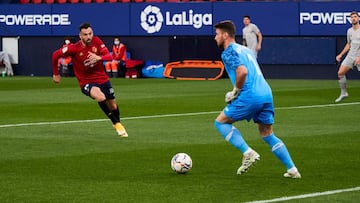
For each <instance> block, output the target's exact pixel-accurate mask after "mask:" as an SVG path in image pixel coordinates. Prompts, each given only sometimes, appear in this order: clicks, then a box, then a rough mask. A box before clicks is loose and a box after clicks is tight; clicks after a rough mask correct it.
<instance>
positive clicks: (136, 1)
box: [133, 0, 146, 3]
mask: <svg viewBox="0 0 360 203" xmlns="http://www.w3.org/2000/svg"><path fill="white" fill-rule="evenodd" d="M133 2H135V3H142V2H146V0H133Z"/></svg>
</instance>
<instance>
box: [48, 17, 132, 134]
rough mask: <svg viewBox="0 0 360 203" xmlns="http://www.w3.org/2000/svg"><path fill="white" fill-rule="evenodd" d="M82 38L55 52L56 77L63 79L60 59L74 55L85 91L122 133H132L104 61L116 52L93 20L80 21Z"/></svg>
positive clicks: (83, 90) (74, 63) (53, 60)
mask: <svg viewBox="0 0 360 203" xmlns="http://www.w3.org/2000/svg"><path fill="white" fill-rule="evenodd" d="M79 38H80V40H79V41H78V42H77V43H75V44H71V45H69V46H67V47H64V48H61V49H59V50H56V51H54V52H53V54H52V66H53V81H54V82H55V83H60V80H61V77H60V74H59V70H58V66H57V61H58V59H59V58H60V57H66V56H71V57H72V59H73V69H74V74H75V76H76V78H77V79H78V82H79V85H80V88H81V91H82V93H84V94H85V95H87V96H89V97H91V98H92V99H94V100H95V101H97V102H98V104H99V106H100V108H101V109H102V111H103V112H104V113H105V114H106V115H107V116H108V117H109V119H110V120H111V121H112V123H113V125H114V128H115V130H116V132H117V133H118V135H119V136H120V137H128V134H127V132H126V130H125V128H124V126H123V125H122V124H121V123H120V112H119V108H118V105H117V103H116V100H115V94H114V89H113V88H112V86H111V83H110V80H109V77H108V76H107V74H106V72H105V70H104V66H103V63H102V61H104V60H112V56H111V55H110V53H109V50H108V49H107V48H106V46H105V44H104V43H103V42H102V40H101V39H100V38H98V37H97V36H94V34H93V30H92V28H91V25H90V24H89V23H83V24H82V25H80V33H79Z"/></svg>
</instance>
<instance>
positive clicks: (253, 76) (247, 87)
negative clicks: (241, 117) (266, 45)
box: [221, 43, 272, 105]
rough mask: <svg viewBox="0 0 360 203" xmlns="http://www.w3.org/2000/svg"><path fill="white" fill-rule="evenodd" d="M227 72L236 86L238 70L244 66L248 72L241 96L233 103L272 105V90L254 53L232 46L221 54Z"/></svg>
mask: <svg viewBox="0 0 360 203" xmlns="http://www.w3.org/2000/svg"><path fill="white" fill-rule="evenodd" d="M221 58H222V61H223V63H224V66H225V70H226V72H227V73H228V75H229V78H230V81H231V83H232V85H233V86H234V85H235V83H236V69H237V68H238V67H239V66H240V65H243V66H245V68H246V69H247V71H248V74H247V76H246V80H245V83H244V85H243V87H242V88H241V92H240V95H239V96H238V97H237V98H236V99H235V100H234V101H233V102H232V103H235V102H236V103H239V104H240V105H244V104H246V103H248V102H251V103H272V92H271V88H270V86H269V85H268V83H267V82H266V80H265V78H264V76H263V74H262V72H261V69H260V67H259V64H258V62H257V60H256V57H255V55H254V54H253V52H252V51H251V50H250V49H248V48H246V47H245V46H242V45H240V44H238V43H232V44H230V45H229V46H228V47H227V48H226V49H225V50H224V51H223V53H222V54H221Z"/></svg>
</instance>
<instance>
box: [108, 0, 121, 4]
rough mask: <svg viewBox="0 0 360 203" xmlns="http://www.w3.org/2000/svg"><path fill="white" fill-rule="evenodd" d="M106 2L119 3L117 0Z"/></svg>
mask: <svg viewBox="0 0 360 203" xmlns="http://www.w3.org/2000/svg"><path fill="white" fill-rule="evenodd" d="M106 2H108V3H117V2H118V1H117V0H107V1H106Z"/></svg>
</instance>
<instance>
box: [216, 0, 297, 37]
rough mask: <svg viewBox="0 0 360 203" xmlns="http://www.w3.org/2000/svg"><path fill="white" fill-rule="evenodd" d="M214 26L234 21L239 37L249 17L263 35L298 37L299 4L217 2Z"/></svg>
mask: <svg viewBox="0 0 360 203" xmlns="http://www.w3.org/2000/svg"><path fill="white" fill-rule="evenodd" d="M213 9H214V11H213V15H214V16H213V17H214V18H213V20H214V24H215V23H217V22H219V21H222V20H232V21H233V22H234V23H235V25H236V27H237V33H236V34H237V35H242V28H243V27H244V26H243V16H244V15H248V16H250V18H251V22H252V23H254V24H256V25H257V26H258V27H259V29H260V31H261V33H262V34H263V35H298V34H299V27H298V22H299V21H298V19H299V17H298V3H297V2H249V3H244V2H236V3H235V2H231V3H230V2H224V3H221V2H216V3H214V8H213Z"/></svg>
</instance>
